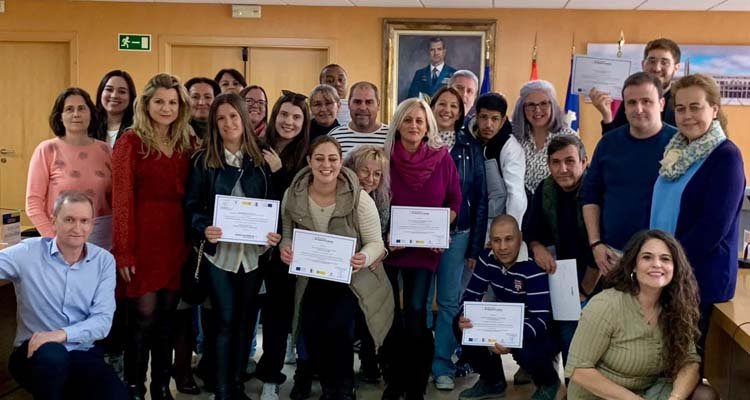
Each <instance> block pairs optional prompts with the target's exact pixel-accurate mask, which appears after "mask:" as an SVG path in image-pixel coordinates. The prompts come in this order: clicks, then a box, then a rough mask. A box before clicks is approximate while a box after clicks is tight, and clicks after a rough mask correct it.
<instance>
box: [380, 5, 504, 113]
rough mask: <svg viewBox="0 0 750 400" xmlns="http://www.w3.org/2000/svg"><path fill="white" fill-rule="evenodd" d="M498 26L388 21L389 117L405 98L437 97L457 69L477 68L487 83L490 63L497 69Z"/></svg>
mask: <svg viewBox="0 0 750 400" xmlns="http://www.w3.org/2000/svg"><path fill="white" fill-rule="evenodd" d="M495 28H496V21H495V20H428V19H388V18H386V19H384V20H383V44H384V46H383V66H384V68H383V86H382V92H383V95H382V98H383V105H382V107H381V113H382V118H383V120H384V121H390V118H391V116H392V115H393V112H394V110H395V109H396V106H397V105H398V103H400V102H401V101H403V100H404V99H407V98H409V97H423V98H425V99H427V98H429V97H431V96H432V95H433V94H434V93H435V92H436V91H437V90H438V89H439V88H440V87H442V86H444V85H445V84H447V83H448V79H450V76H451V75H452V74H453V72H455V71H457V70H461V69H468V70H470V71H472V72H474V73H475V74H476V75H477V77H478V78H479V87H481V85H482V75H483V72H484V69H485V66H486V64H487V63H489V67H490V70H494V68H493V67H494V56H493V57H488V56H489V55H494V54H495ZM490 79H492V78H491V77H490Z"/></svg>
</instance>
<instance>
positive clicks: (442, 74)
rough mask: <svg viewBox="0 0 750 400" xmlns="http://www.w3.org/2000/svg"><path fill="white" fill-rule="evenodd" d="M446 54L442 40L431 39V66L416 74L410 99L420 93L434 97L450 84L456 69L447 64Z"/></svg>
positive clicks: (412, 82) (412, 81) (410, 88)
mask: <svg viewBox="0 0 750 400" xmlns="http://www.w3.org/2000/svg"><path fill="white" fill-rule="evenodd" d="M445 52H446V49H445V43H444V42H443V39H442V38H439V37H434V38H432V39H430V65H428V66H426V67H424V68H422V69H418V70H417V72H415V73H414V78H412V80H411V86H409V95H408V97H419V95H420V93H424V94H425V95H427V96H430V97H432V95H434V94H435V92H437V90H438V89H440V88H441V87H442V86H445V85H447V84H448V80H449V79H450V77H451V75H453V73H454V72H456V69H455V68H453V67H451V66H449V65H446V64H445Z"/></svg>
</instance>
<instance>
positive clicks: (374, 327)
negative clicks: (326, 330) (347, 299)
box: [284, 167, 395, 347]
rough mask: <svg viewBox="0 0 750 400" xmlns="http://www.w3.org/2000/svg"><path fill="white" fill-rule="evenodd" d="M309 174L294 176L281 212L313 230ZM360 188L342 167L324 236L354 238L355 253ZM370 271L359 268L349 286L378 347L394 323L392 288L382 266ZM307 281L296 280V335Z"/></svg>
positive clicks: (307, 171) (305, 170)
mask: <svg viewBox="0 0 750 400" xmlns="http://www.w3.org/2000/svg"><path fill="white" fill-rule="evenodd" d="M311 176H312V173H311V171H310V167H305V168H303V169H302V170H301V171H300V172H299V173H298V174H297V176H295V178H294V180H293V181H292V184H291V185H290V186H289V189H288V191H287V199H286V207H285V208H284V213H286V214H287V216H288V217H289V218H290V219H291V220H292V221H294V228H300V229H306V230H313V231H314V230H315V229H314V227H313V221H312V218H311V217H310V212H309V211H310V210H309V205H308V188H309V185H310V178H311ZM361 191H362V189H361V188H360V186H359V180H358V178H357V175H356V174H355V173H354V172H353V171H352V170H350V169H348V168H341V172H340V173H339V176H338V183H337V185H336V206H335V207H334V210H333V215H332V216H331V220H330V221H329V222H328V231H327V232H326V233H330V234H334V235H341V236H348V237H354V238H357V251H359V249H360V248H361V247H362V239H361V238H360V235H359V229H358V228H359V224H358V221H357V213H356V209H357V206H358V204H359V195H360V193H361ZM373 269H374V270H373V271H371V270H370V269H369V268H362V269H361V270H359V271H358V272H356V273H354V274H352V280H351V284H350V285H349V287H350V288H351V289H352V292H354V295H355V296H356V297H357V300H358V302H359V307H360V308H361V309H362V312H363V313H364V315H365V320H366V322H367V328H368V330H369V331H370V334H371V335H372V338H373V341H374V342H375V346H377V347H380V346H381V345H382V344H383V341H384V340H385V336H386V335H387V334H388V331H389V330H390V329H391V324H392V323H393V313H394V307H395V305H394V300H393V289H392V288H391V283H390V281H389V280H388V276H387V275H386V273H385V270H384V269H383V265H382V263H378V264H377V265H376V268H373ZM307 279H308V278H304V277H298V278H297V287H296V290H295V296H294V310H295V313H294V315H295V318H294V332H295V333H296V332H297V325H298V317H299V310H300V305H301V302H302V296H303V294H304V293H305V288H306V287H307Z"/></svg>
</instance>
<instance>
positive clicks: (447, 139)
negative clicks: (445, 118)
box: [440, 131, 456, 149]
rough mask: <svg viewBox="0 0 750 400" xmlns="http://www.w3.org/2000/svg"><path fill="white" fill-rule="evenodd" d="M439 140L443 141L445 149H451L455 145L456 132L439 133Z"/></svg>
mask: <svg viewBox="0 0 750 400" xmlns="http://www.w3.org/2000/svg"><path fill="white" fill-rule="evenodd" d="M440 139H442V140H443V144H444V145H445V147H447V148H448V149H452V148H453V145H455V144H456V132H454V131H447V132H440Z"/></svg>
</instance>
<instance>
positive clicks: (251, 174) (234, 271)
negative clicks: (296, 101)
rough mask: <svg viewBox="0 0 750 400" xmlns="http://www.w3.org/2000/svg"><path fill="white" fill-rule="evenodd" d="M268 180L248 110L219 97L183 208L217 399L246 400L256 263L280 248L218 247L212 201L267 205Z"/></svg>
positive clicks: (272, 238) (272, 241) (271, 235)
mask: <svg viewBox="0 0 750 400" xmlns="http://www.w3.org/2000/svg"><path fill="white" fill-rule="evenodd" d="M270 178H271V172H270V170H269V169H268V166H267V165H266V164H265V163H264V161H263V155H262V154H261V152H260V148H259V147H258V144H257V143H256V141H255V136H254V132H253V129H252V125H251V124H250V117H249V115H248V112H247V107H246V106H245V104H244V101H243V100H242V98H241V97H240V96H239V95H237V94H235V93H225V94H221V95H219V96H218V97H216V99H215V100H214V102H213V104H212V105H211V110H210V112H209V127H208V136H207V138H206V141H205V148H204V149H203V150H201V151H200V152H198V153H197V155H196V156H195V157H194V158H193V160H192V162H191V169H190V179H189V181H188V190H187V197H186V200H185V208H186V211H187V215H188V218H189V221H190V233H191V236H192V237H193V239H194V240H197V241H201V240H205V241H206V242H205V244H204V247H203V251H204V254H205V255H206V259H207V260H208V261H209V262H210V264H211V265H210V266H209V267H208V268H207V269H205V271H206V273H207V278H208V283H209V296H210V298H211V304H212V306H213V311H214V314H215V317H216V322H217V327H216V331H217V332H216V342H215V343H208V345H209V346H215V354H216V371H215V374H216V390H215V392H216V399H217V400H219V399H221V400H224V399H245V398H247V397H246V396H245V389H244V383H243V379H242V378H243V373H244V372H245V364H246V362H247V358H248V354H249V353H250V341H251V338H250V333H251V332H252V330H253V329H252V325H253V324H254V322H255V319H254V318H253V317H252V316H251V315H250V313H248V312H247V310H249V309H252V308H253V307H257V305H256V304H255V303H256V302H257V300H258V291H259V289H260V285H261V280H262V277H261V275H260V272H259V270H258V259H259V257H260V256H261V254H263V253H265V252H266V251H267V250H268V246H275V245H277V244H278V243H279V240H281V235H279V234H278V233H276V232H267V233H266V234H267V239H268V246H263V245H257V244H247V243H235V242H226V241H221V242H219V240H220V239H221V238H222V228H221V227H218V226H214V225H213V216H214V208H215V206H216V204H215V201H216V195H229V196H235V197H251V198H255V199H265V198H271V197H272V192H271V180H270Z"/></svg>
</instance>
